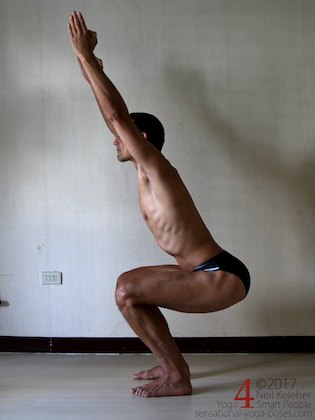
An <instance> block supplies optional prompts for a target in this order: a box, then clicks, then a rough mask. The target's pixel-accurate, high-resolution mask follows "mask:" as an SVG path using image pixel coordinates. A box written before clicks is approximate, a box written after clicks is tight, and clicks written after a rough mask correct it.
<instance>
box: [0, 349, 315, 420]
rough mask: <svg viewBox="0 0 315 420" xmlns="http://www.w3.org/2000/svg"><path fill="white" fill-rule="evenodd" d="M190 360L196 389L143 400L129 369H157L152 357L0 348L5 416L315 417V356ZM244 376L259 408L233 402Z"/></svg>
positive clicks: (0, 401) (0, 402)
mask: <svg viewBox="0 0 315 420" xmlns="http://www.w3.org/2000/svg"><path fill="white" fill-rule="evenodd" d="M185 358H186V360H187V361H188V363H189V365H190V368H191V372H192V384H193V387H194V391H193V395H191V396H186V397H163V398H147V399H145V398H139V397H135V396H133V395H132V394H131V393H130V388H131V387H132V386H134V385H135V383H138V381H134V380H133V379H132V373H133V372H134V371H138V370H141V369H146V368H149V367H152V366H153V365H154V358H153V357H152V355H92V354H89V355H64V354H3V353H2V354H1V353H0V419H41V420H46V419H47V420H49V419H58V420H64V419H66V420H67V419H89V420H92V419H106V420H107V419H108V420H111V419H115V420H132V419H137V420H139V419H143V420H163V419H167V420H173V419H176V420H186V419H187V420H193V419H196V418H203V419H205V418H208V419H209V418H222V419H226V418H229V419H238V418H240V419H247V418H248V419H288V418H299V419H309V418H312V417H313V418H315V377H314V373H315V354H241V355H239V354H224V355H219V354H207V355H185ZM246 379H249V380H250V381H248V382H247V387H248V391H249V394H248V395H247V397H250V398H254V400H248V401H247V402H248V405H252V406H253V407H254V408H241V407H242V406H244V405H246V404H247V402H246V401H244V400H238V401H235V400H234V398H235V396H236V395H237V393H238V391H239V390H240V388H241V386H242V385H243V384H244V381H245V380H246ZM239 398H246V386H244V387H243V390H242V391H241V392H240V394H239Z"/></svg>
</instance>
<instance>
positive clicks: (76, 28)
mask: <svg viewBox="0 0 315 420" xmlns="http://www.w3.org/2000/svg"><path fill="white" fill-rule="evenodd" d="M68 31H69V36H70V41H71V44H72V48H73V50H74V52H75V53H76V56H77V58H78V59H79V60H80V59H81V58H84V57H88V56H89V55H91V54H92V53H93V50H94V48H95V47H96V44H97V34H96V32H93V31H90V30H88V29H87V27H86V25H85V22H84V19H83V16H82V14H81V13H78V12H73V13H72V14H71V16H70V21H69V23H68Z"/></svg>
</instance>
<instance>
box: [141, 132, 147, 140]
mask: <svg viewBox="0 0 315 420" xmlns="http://www.w3.org/2000/svg"><path fill="white" fill-rule="evenodd" d="M142 135H143V137H144V138H145V139H146V140H148V136H147V133H146V132H145V131H143V132H142Z"/></svg>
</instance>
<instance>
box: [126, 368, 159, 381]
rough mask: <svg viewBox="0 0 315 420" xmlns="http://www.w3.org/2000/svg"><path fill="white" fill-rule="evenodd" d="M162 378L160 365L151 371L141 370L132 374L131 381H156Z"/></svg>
mask: <svg viewBox="0 0 315 420" xmlns="http://www.w3.org/2000/svg"><path fill="white" fill-rule="evenodd" d="M161 376H162V368H161V366H160V365H158V366H155V367H153V368H152V369H147V370H141V371H140V372H137V373H134V374H133V379H147V380H148V379H158V378H160V377H161Z"/></svg>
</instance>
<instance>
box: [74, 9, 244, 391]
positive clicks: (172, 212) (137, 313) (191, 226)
mask: <svg viewBox="0 0 315 420" xmlns="http://www.w3.org/2000/svg"><path fill="white" fill-rule="evenodd" d="M68 30H69V36H70V41H71V44H72V47H73V49H74V52H75V54H76V56H77V58H78V60H79V63H80V66H81V70H82V73H83V75H84V77H85V78H86V80H87V81H88V82H89V84H90V86H91V88H92V91H93V93H94V95H95V98H96V100H97V103H98V105H99V108H100V110H101V113H102V115H103V117H104V119H105V122H106V124H107V126H108V128H109V129H110V130H111V131H112V133H113V134H114V136H115V140H114V146H116V149H117V159H118V160H119V161H120V162H126V161H130V162H132V163H133V165H134V166H135V168H136V170H137V177H138V191H139V202H140V208H141V212H142V215H143V218H144V220H145V222H146V223H147V226H148V227H149V229H150V230H151V232H152V234H153V235H154V237H155V239H156V241H157V243H158V245H159V246H160V248H161V249H162V250H164V251H165V252H167V253H168V254H169V255H171V256H173V257H174V258H175V260H176V262H177V265H162V266H155V267H142V268H138V269H135V270H132V271H129V272H127V273H124V274H122V275H121V276H120V277H119V279H118V281H117V288H116V302H117V305H118V306H119V308H120V310H121V312H122V314H123V315H124V316H125V318H126V320H127V321H128V323H129V325H130V326H131V328H132V329H133V330H134V331H135V333H136V334H137V335H138V337H139V338H140V339H141V340H142V341H143V342H144V343H145V344H146V345H147V347H149V348H150V350H151V351H152V353H153V354H154V355H155V356H156V358H157V360H158V365H157V366H155V367H154V368H152V369H148V370H145V371H141V372H138V373H135V374H134V379H147V380H150V379H153V381H152V382H150V383H148V384H145V385H139V386H136V387H135V388H133V389H132V392H133V394H134V395H136V396H140V397H161V396H178V395H187V394H191V393H192V386H191V382H190V372H189V367H188V365H187V363H186V361H185V360H184V358H183V356H182V354H181V352H180V350H179V349H178V347H177V345H176V343H175V341H174V339H173V337H172V336H171V334H170V331H169V328H168V325H167V322H166V320H165V318H164V316H163V315H162V313H161V311H160V310H159V307H163V308H168V309H173V310H175V311H181V312H186V313H207V312H213V311H218V310H221V309H224V308H227V307H229V306H231V305H233V304H235V303H237V302H239V301H241V300H242V299H244V297H245V295H246V292H245V288H244V285H243V283H242V282H241V280H240V279H239V278H238V277H237V276H235V275H234V274H230V273H227V272H224V271H216V272H204V271H197V272H192V270H193V269H194V268H195V267H196V266H198V265H199V264H202V263H204V262H205V261H207V260H209V259H210V258H212V257H214V256H215V255H217V254H218V253H219V252H220V251H222V248H221V247H220V246H219V245H218V244H217V243H216V242H215V241H214V239H213V237H212V236H211V234H210V232H209V230H208V229H207V227H206V226H205V224H204V222H203V221H202V219H201V217H200V215H199V213H198V211H197V209H196V207H195V205H194V203H193V201H192V199H191V196H190V194H189V193H188V191H187V189H186V187H185V185H184V184H183V182H182V180H181V178H180V176H179V174H178V173H177V171H176V169H175V168H173V166H172V165H171V164H170V163H169V161H168V160H167V159H166V158H165V157H164V156H163V155H162V153H160V152H159V151H158V150H157V149H156V148H155V147H154V146H152V145H151V143H150V142H149V141H147V135H146V133H141V132H140V131H139V130H138V129H137V127H136V126H135V125H134V124H133V121H132V120H131V118H130V116H129V112H128V110H127V107H126V104H125V103H124V101H123V99H122V97H121V96H120V94H119V92H118V91H117V89H116V88H115V86H114V85H113V84H112V82H111V81H110V80H109V79H108V77H107V76H106V75H105V73H104V72H103V69H102V63H101V61H100V60H99V59H98V58H96V57H95V56H94V54H93V50H94V48H95V45H96V42H97V41H96V33H95V32H92V31H89V30H88V29H87V28H86V25H85V22H84V20H83V17H82V15H81V14H78V13H76V12H74V13H72V15H71V17H70V22H69V25H68Z"/></svg>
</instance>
